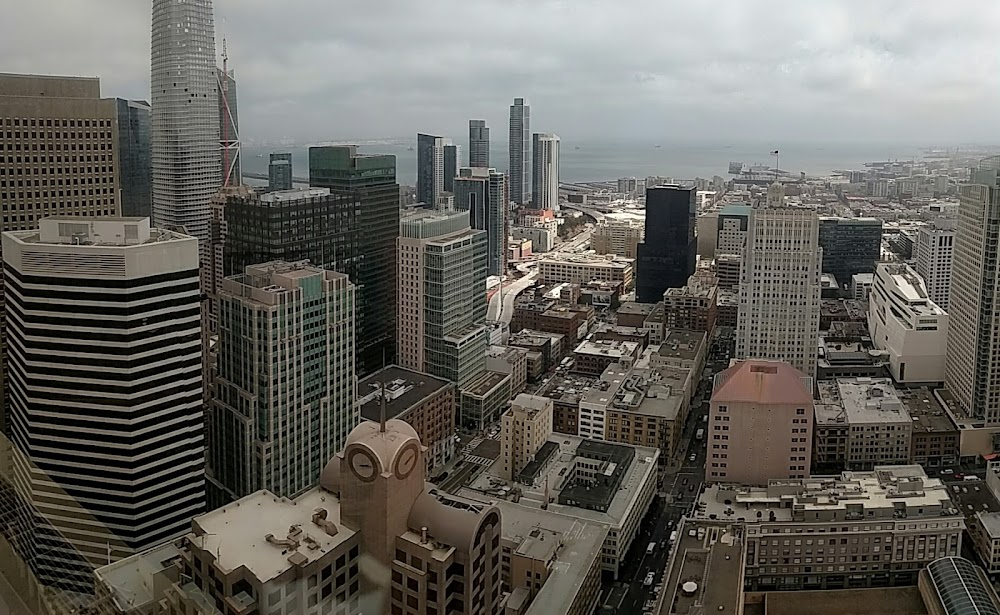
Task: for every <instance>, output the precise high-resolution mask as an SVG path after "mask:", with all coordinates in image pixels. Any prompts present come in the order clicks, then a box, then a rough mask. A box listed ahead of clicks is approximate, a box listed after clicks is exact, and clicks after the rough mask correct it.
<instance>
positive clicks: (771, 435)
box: [705, 361, 813, 485]
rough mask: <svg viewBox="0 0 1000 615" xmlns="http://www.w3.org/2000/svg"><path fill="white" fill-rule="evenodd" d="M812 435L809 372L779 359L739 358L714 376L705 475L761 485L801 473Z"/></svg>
mask: <svg viewBox="0 0 1000 615" xmlns="http://www.w3.org/2000/svg"><path fill="white" fill-rule="evenodd" d="M812 436H813V400H812V377H811V376H807V375H805V374H803V373H802V372H800V371H798V370H796V369H795V368H793V367H792V366H791V365H789V364H787V363H783V362H780V361H744V362H742V363H739V364H737V365H735V366H733V367H730V368H729V369H727V370H726V371H724V372H721V373H720V374H718V375H717V376H716V378H715V385H714V388H713V391H712V398H711V402H710V404H709V411H708V425H707V426H706V441H707V446H708V455H707V458H706V460H705V480H706V481H708V482H709V483H716V482H723V483H741V484H744V485H764V484H767V481H768V480H770V479H777V478H807V477H808V476H809V464H810V462H811V460H812V443H813V437H812Z"/></svg>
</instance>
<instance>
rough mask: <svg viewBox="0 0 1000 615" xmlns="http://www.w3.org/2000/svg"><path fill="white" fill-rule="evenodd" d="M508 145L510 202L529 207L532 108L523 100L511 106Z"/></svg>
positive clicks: (517, 100) (515, 100)
mask: <svg viewBox="0 0 1000 615" xmlns="http://www.w3.org/2000/svg"><path fill="white" fill-rule="evenodd" d="M507 144H508V145H507V147H508V155H509V156H508V160H509V162H510V165H509V166H510V170H509V171H508V175H510V200H511V201H513V202H515V203H517V204H518V205H527V204H529V203H531V106H530V105H529V104H528V101H526V100H525V99H523V98H515V99H514V104H513V105H511V106H510V132H509V137H508V140H507Z"/></svg>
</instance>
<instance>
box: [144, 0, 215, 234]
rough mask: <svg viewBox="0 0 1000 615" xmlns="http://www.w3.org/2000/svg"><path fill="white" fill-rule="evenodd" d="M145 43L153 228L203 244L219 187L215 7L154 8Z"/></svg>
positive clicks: (206, 3)
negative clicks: (176, 232)
mask: <svg viewBox="0 0 1000 615" xmlns="http://www.w3.org/2000/svg"><path fill="white" fill-rule="evenodd" d="M150 41H151V42H150V51H151V54H150V55H151V62H150V66H151V70H150V83H151V87H150V101H151V102H152V108H153V117H152V129H153V134H152V151H153V222H154V223H155V225H156V226H157V227H160V228H176V227H184V229H185V230H186V231H187V232H188V233H189V234H191V235H193V236H194V237H196V238H197V239H198V240H199V241H200V242H202V243H207V240H208V235H209V229H208V226H209V218H210V201H211V199H212V195H213V194H215V192H216V191H217V190H218V189H219V186H220V185H221V181H222V156H221V155H220V145H219V144H220V137H219V124H220V121H219V90H218V84H219V81H218V73H217V69H216V65H215V23H214V19H213V16H212V0H187V1H186V2H177V0H153V26H152V35H151V39H150Z"/></svg>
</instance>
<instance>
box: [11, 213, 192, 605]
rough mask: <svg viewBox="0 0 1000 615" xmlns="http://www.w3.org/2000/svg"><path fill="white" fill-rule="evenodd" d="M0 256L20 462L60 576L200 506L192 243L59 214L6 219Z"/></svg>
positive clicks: (176, 527)
mask: <svg viewBox="0 0 1000 615" xmlns="http://www.w3.org/2000/svg"><path fill="white" fill-rule="evenodd" d="M3 259H4V277H5V283H6V286H7V289H8V296H7V310H6V321H7V334H8V344H9V357H8V364H7V367H8V371H9V378H10V403H11V434H12V441H13V442H14V444H15V446H16V449H17V450H16V453H15V455H14V463H15V476H16V477H17V480H18V488H19V489H20V490H21V491H22V494H21V495H22V496H23V497H24V499H25V500H26V501H28V502H30V503H31V504H32V505H33V508H34V510H35V511H36V512H37V519H36V523H37V526H36V535H35V540H36V541H37V542H38V543H40V544H50V545H51V544H61V545H64V546H60V547H58V548H50V549H47V550H43V549H39V553H38V557H39V559H38V560H37V561H36V570H37V571H38V576H39V578H40V579H42V580H43V582H46V583H49V582H51V583H54V584H56V585H60V584H61V582H62V580H63V577H70V576H73V574H72V573H73V572H74V571H78V570H79V569H80V568H81V567H84V568H86V567H87V566H89V567H91V568H93V567H96V566H99V565H104V564H107V563H108V560H115V559H118V558H121V557H123V556H125V555H130V554H131V553H133V552H136V551H141V550H144V549H147V548H149V547H151V546H153V545H155V544H158V543H159V542H162V541H164V540H169V539H171V538H174V537H177V536H179V535H182V534H183V533H184V532H185V530H186V528H187V527H188V524H189V523H190V521H191V518H192V517H193V516H195V515H197V514H199V513H201V512H203V511H204V507H205V472H204V441H203V429H204V417H203V411H202V382H201V335H200V330H199V315H200V297H199V295H200V292H199V281H198V243H197V241H196V240H195V239H194V238H192V237H189V236H186V235H182V234H179V233H175V232H172V231H166V230H158V229H151V228H150V226H149V219H148V218H142V219H138V220H137V219H134V218H84V217H70V216H56V217H51V218H45V219H43V220H41V221H40V222H39V228H38V229H37V230H29V231H12V232H6V233H4V234H3ZM53 314H58V316H53ZM60 586H61V585H60Z"/></svg>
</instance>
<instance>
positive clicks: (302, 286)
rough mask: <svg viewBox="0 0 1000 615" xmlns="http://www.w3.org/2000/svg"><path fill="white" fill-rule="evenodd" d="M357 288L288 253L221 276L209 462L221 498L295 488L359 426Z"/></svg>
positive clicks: (306, 483) (292, 492) (307, 483)
mask: <svg viewBox="0 0 1000 615" xmlns="http://www.w3.org/2000/svg"><path fill="white" fill-rule="evenodd" d="M355 292H356V291H355V286H354V284H352V283H351V282H350V280H349V279H348V277H347V275H345V274H342V273H338V272H336V271H329V270H324V269H321V268H319V267H313V266H310V265H307V264H303V263H286V262H281V261H277V262H270V263H263V264H258V265H251V266H248V267H247V268H246V272H245V273H244V274H243V275H238V276H233V277H231V278H227V279H226V280H225V281H224V282H223V283H222V291H221V292H220V293H219V342H218V343H219V350H218V375H217V376H216V384H215V394H214V396H213V400H212V408H213V413H212V417H211V422H210V423H209V427H210V430H209V437H210V442H211V447H210V455H209V467H210V479H211V480H212V481H213V483H214V484H215V485H216V486H217V487H218V488H220V489H221V490H222V495H223V497H224V498H228V499H229V501H235V500H238V499H240V498H242V497H244V496H246V495H249V494H251V493H253V492H255V491H258V490H260V489H267V490H268V491H271V492H273V493H276V494H278V495H280V496H283V497H295V496H297V495H298V494H300V493H302V492H304V491H305V490H306V489H309V488H310V487H312V486H313V485H314V481H315V478H316V476H317V474H318V473H319V471H320V468H322V466H323V465H324V464H325V463H326V461H327V460H328V459H329V458H330V457H332V456H333V455H334V454H335V452H336V451H338V450H340V448H341V447H342V446H343V444H344V440H345V439H346V438H347V434H348V433H349V432H350V431H351V429H353V428H354V427H355V426H356V425H357V423H358V410H357V407H356V405H355V400H356V396H357V395H356V391H357V381H356V379H355V375H354V371H355V368H354V366H355V351H354V337H355Z"/></svg>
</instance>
